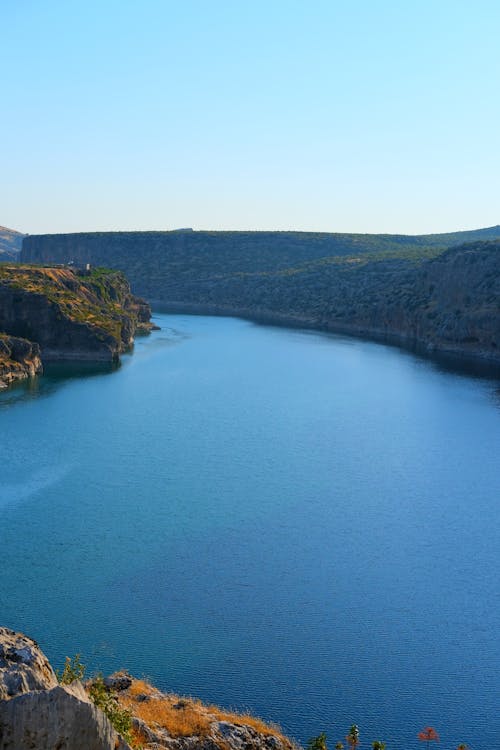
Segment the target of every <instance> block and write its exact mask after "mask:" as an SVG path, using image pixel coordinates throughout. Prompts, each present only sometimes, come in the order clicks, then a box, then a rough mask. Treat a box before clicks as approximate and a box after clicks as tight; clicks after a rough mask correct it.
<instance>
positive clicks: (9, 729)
mask: <svg viewBox="0 0 500 750" xmlns="http://www.w3.org/2000/svg"><path fill="white" fill-rule="evenodd" d="M0 750H130V747H129V745H128V744H127V743H126V742H124V741H123V740H122V738H121V737H120V736H119V735H118V734H117V733H116V731H115V730H114V729H113V727H112V725H111V724H110V722H109V720H108V719H107V717H106V716H105V715H104V713H103V712H102V711H101V710H100V709H98V708H97V707H96V706H95V705H94V704H93V703H92V701H91V700H90V699H89V697H88V695H87V693H86V692H85V689H84V687H83V685H82V684H81V683H80V682H78V681H76V682H74V683H72V684H71V685H59V684H58V682H57V678H56V675H55V673H54V670H53V669H52V667H51V666H50V664H49V662H48V660H47V658H46V656H45V655H44V654H43V652H42V651H41V649H40V647H39V646H38V644H37V643H36V642H35V641H34V640H32V639H31V638H28V637H27V636H25V635H23V634H22V633H16V632H14V631H13V630H9V629H8V628H0Z"/></svg>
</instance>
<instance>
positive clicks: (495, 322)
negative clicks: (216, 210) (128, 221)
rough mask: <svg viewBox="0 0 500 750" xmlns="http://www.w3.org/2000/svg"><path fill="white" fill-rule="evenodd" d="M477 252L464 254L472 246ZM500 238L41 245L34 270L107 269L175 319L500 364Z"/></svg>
mask: <svg viewBox="0 0 500 750" xmlns="http://www.w3.org/2000/svg"><path fill="white" fill-rule="evenodd" d="M477 238H481V240H484V239H485V238H486V239H487V238H492V239H487V241H481V242H472V243H468V244H466V245H462V246H459V247H455V248H450V244H453V243H456V242H457V241H460V240H461V239H468V240H471V239H472V240H474V239H477ZM498 238H500V227H492V228H490V229H484V230H478V231H477V232H462V233H460V232H458V233H454V234H448V235H446V234H443V235H422V236H416V237H407V236H404V235H329V234H314V233H300V232H295V233H294V232H274V233H273V232H135V233H120V232H110V233H91V234H75V235H45V236H30V237H27V238H26V239H25V240H24V243H23V252H22V257H23V258H24V259H26V260H37V261H60V262H66V261H69V260H72V259H75V260H77V261H78V262H93V263H96V262H97V263H105V264H106V265H109V266H112V267H116V268H121V269H123V270H124V271H126V273H127V275H128V276H129V278H130V280H131V284H132V287H133V289H134V291H137V292H138V293H140V294H144V295H146V296H147V297H148V298H149V299H151V300H153V303H154V304H158V305H163V306H164V309H167V310H171V311H186V312H198V313H214V314H227V315H240V316H246V317H249V318H252V319H256V320H262V321H266V322H274V323H284V324H288V325H290V324H291V325H302V326H310V327H313V328H319V329H323V330H330V331H337V332H343V333H349V334H354V335H359V336H364V337H372V338H377V339H381V340H384V341H387V342H393V343H398V344H401V345H404V346H408V347H412V348H417V349H421V350H425V351H427V352H446V353H452V354H454V355H458V356H460V357H462V358H463V357H467V358H471V359H482V360H489V361H491V362H500V351H499V350H500V341H499V338H500V331H499V329H500V317H499V316H500V311H499V309H498V303H497V300H498V296H499V288H498V285H499V278H500V239H498Z"/></svg>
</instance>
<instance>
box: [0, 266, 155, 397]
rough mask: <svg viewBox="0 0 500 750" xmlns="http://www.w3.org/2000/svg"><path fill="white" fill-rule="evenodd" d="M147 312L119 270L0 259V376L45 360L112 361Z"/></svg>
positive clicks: (8, 377)
mask: <svg viewBox="0 0 500 750" xmlns="http://www.w3.org/2000/svg"><path fill="white" fill-rule="evenodd" d="M150 317H151V309H150V307H149V305H148V304H147V303H146V302H145V301H144V300H142V299H140V298H139V297H135V296H134V295H133V294H131V292H130V287H129V284H128V281H127V280H126V278H125V276H124V275H123V274H122V273H121V272H119V271H109V270H106V269H95V270H85V271H83V270H77V269H75V268H70V267H65V266H56V267H44V266H30V265H20V264H0V332H2V334H3V336H2V337H1V339H0V380H2V381H3V383H4V384H5V383H10V382H13V381H14V380H16V379H18V378H20V377H26V376H31V375H34V374H36V373H37V372H40V370H41V365H42V363H46V362H53V361H87V362H104V363H112V362H116V361H117V360H118V358H119V355H120V354H121V353H122V352H124V351H126V350H127V349H129V348H130V347H131V346H132V344H133V341H134V335H135V334H136V332H137V331H148V330H150V329H151V327H152V325H151V323H150V322H149V320H150ZM22 341H24V344H23V343H22ZM28 344H30V345H31V350H29V346H28Z"/></svg>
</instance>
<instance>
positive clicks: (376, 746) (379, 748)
mask: <svg viewBox="0 0 500 750" xmlns="http://www.w3.org/2000/svg"><path fill="white" fill-rule="evenodd" d="M372 747H373V750H385V742H380V740H375V742H372Z"/></svg>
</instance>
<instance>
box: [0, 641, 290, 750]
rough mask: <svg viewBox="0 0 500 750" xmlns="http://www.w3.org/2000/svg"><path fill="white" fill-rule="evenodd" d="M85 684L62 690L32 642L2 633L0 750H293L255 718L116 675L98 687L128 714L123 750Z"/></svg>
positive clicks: (285, 738)
mask: <svg viewBox="0 0 500 750" xmlns="http://www.w3.org/2000/svg"><path fill="white" fill-rule="evenodd" d="M89 684H90V683H87V685H86V686H85V685H83V684H82V683H81V682H79V681H75V682H73V683H72V684H71V685H60V684H59V683H58V681H57V678H56V675H55V673H54V670H53V669H52V667H51V665H50V663H49V662H48V660H47V658H46V657H45V655H44V654H43V652H42V651H41V649H40V647H39V646H38V644H37V643H36V642H35V641H34V640H32V639H31V638H28V637H27V636H25V635H23V634H21V633H16V632H15V631H13V630H9V629H8V628H2V627H0V750H133V748H134V747H142V748H144V750H167V749H168V750H297V749H296V746H295V745H294V744H293V743H292V742H291V741H290V740H289V739H288V738H287V737H285V736H283V735H282V734H281V732H280V731H279V730H278V729H277V728H274V727H270V726H268V725H266V724H264V722H262V721H260V720H259V719H255V718H253V717H251V716H240V715H238V714H232V713H228V712H225V711H223V710H221V709H218V708H216V707H215V706H205V705H203V704H202V703H201V702H200V701H196V700H193V699H191V698H179V696H175V695H167V694H164V693H161V692H160V691H159V690H156V689H155V688H154V687H153V686H151V685H150V684H149V683H147V682H145V681H143V680H135V679H133V678H132V677H130V676H129V675H128V674H127V673H126V672H120V673H116V674H115V675H112V676H111V677H108V678H105V680H104V684H105V685H106V688H107V689H108V690H110V691H112V692H113V694H115V695H116V703H117V705H118V706H119V707H120V709H122V710H127V711H129V712H130V714H131V717H132V737H133V740H132V744H128V743H127V742H125V740H124V739H123V738H122V737H121V736H120V735H119V734H117V732H116V731H115V730H114V728H113V727H112V725H111V723H110V722H109V720H108V719H107V717H106V716H105V715H104V713H103V712H102V711H101V710H100V709H99V708H97V707H96V706H95V705H94V703H93V702H92V701H91V700H90V698H89V695H88V693H87V690H86V687H87V688H88V686H89ZM129 739H130V738H129Z"/></svg>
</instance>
